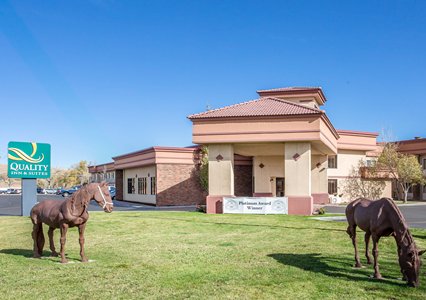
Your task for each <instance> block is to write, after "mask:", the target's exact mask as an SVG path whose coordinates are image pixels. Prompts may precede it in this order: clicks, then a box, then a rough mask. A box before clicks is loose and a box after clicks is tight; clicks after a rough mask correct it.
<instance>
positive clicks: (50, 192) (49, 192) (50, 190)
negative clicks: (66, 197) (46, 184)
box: [44, 189, 57, 195]
mask: <svg viewBox="0 0 426 300" xmlns="http://www.w3.org/2000/svg"><path fill="white" fill-rule="evenodd" d="M44 191H45V193H46V194H49V195H54V194H56V192H57V189H45V190H44Z"/></svg>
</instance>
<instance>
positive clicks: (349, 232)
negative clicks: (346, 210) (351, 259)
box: [346, 225, 362, 268]
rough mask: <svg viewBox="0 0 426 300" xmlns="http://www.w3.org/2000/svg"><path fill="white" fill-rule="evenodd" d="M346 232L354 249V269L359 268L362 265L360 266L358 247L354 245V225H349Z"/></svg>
mask: <svg viewBox="0 0 426 300" xmlns="http://www.w3.org/2000/svg"><path fill="white" fill-rule="evenodd" d="M346 232H347V233H348V234H349V236H350V237H351V239H352V245H354V249H355V266H354V267H355V268H361V267H362V264H361V261H360V260H359V255H358V247H357V245H356V225H349V226H348V229H347V230H346Z"/></svg>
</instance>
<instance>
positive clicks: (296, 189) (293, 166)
mask: <svg viewBox="0 0 426 300" xmlns="http://www.w3.org/2000/svg"><path fill="white" fill-rule="evenodd" d="M296 153H297V154H299V155H300V156H299V158H298V159H297V160H295V159H294V158H293V156H294V155H295V154H296ZM284 171H285V194H286V196H310V195H311V144H310V143H309V142H302V143H286V144H285V168H284Z"/></svg>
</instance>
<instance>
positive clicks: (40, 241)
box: [37, 223, 44, 256]
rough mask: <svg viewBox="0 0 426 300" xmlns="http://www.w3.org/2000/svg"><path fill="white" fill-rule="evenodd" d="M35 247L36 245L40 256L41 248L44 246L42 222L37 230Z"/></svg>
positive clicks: (41, 253)
mask: <svg viewBox="0 0 426 300" xmlns="http://www.w3.org/2000/svg"><path fill="white" fill-rule="evenodd" d="M37 247H38V254H39V255H40V256H42V255H43V248H44V233H43V223H41V224H40V230H39V231H38V236H37Z"/></svg>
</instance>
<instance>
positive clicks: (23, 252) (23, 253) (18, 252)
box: [0, 249, 33, 257]
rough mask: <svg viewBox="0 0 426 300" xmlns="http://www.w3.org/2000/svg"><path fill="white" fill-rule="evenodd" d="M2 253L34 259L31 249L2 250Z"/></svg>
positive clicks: (0, 251)
mask: <svg viewBox="0 0 426 300" xmlns="http://www.w3.org/2000/svg"><path fill="white" fill-rule="evenodd" d="M0 253H4V254H9V255H17V256H24V257H33V250H30V249H1V250H0Z"/></svg>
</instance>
